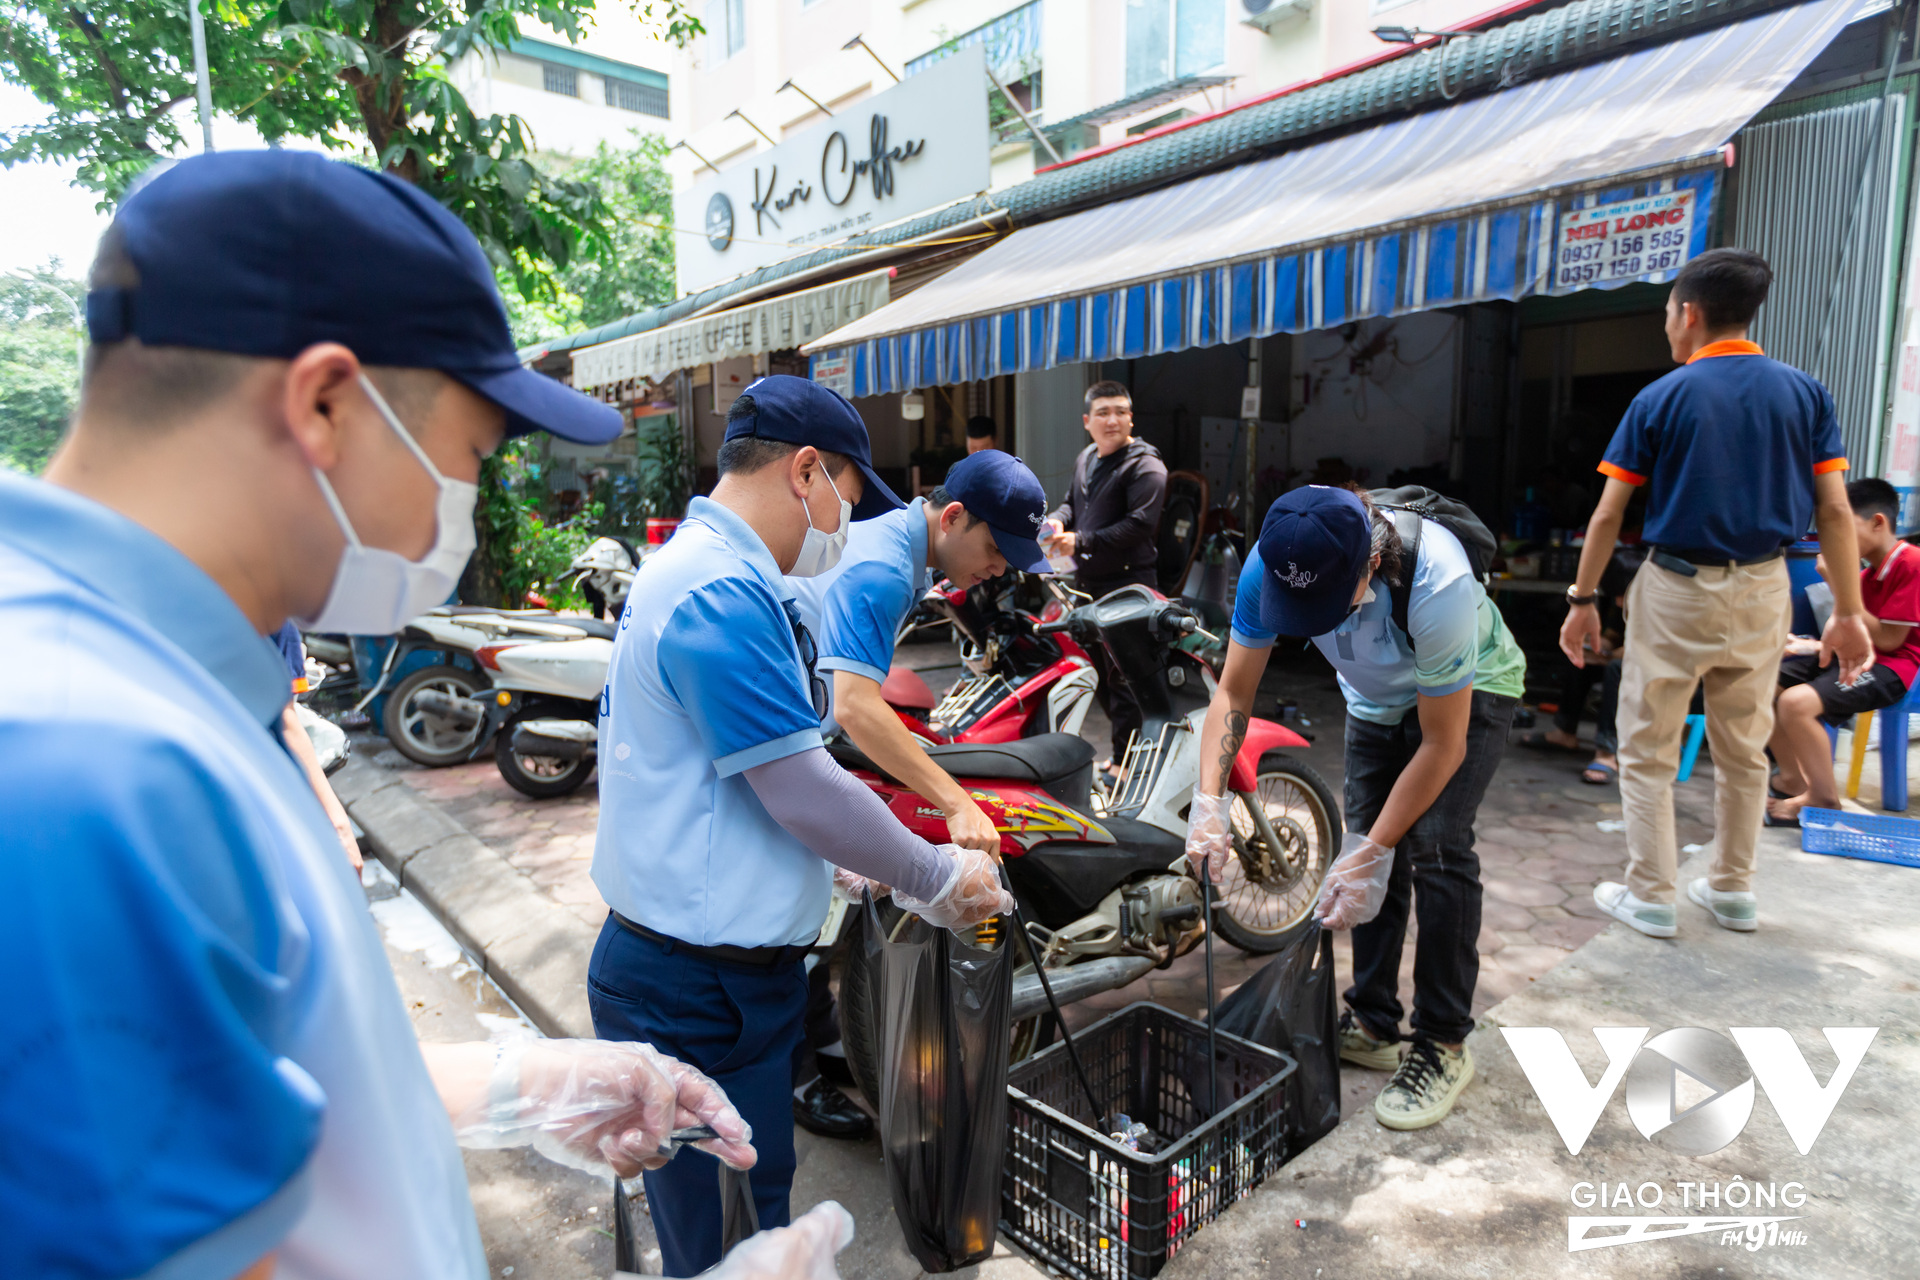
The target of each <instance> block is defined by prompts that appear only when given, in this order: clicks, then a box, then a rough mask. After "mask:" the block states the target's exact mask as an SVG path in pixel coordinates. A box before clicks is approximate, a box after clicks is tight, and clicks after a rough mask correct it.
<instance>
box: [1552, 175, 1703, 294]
mask: <svg viewBox="0 0 1920 1280" xmlns="http://www.w3.org/2000/svg"><path fill="white" fill-rule="evenodd" d="M1696 203H1697V201H1696V200H1695V193H1694V192H1693V191H1662V192H1660V193H1659V194H1657V195H1650V196H1639V197H1637V198H1635V199H1632V200H1621V201H1619V202H1618V203H1615V204H1602V205H1595V206H1594V207H1593V208H1591V209H1568V208H1562V209H1561V210H1560V234H1559V236H1558V237H1557V238H1556V240H1555V242H1554V255H1553V283H1554V287H1555V288H1556V289H1575V288H1580V287H1582V286H1593V285H1606V284H1612V283H1615V282H1617V281H1622V280H1637V279H1639V278H1640V277H1641V276H1650V275H1657V274H1659V273H1661V272H1663V271H1678V270H1679V269H1680V267H1681V265H1682V264H1684V263H1685V262H1686V260H1687V249H1688V246H1689V245H1691V244H1692V243H1693V217H1694V208H1695V205H1696Z"/></svg>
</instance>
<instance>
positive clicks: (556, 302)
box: [507, 129, 676, 346]
mask: <svg viewBox="0 0 1920 1280" xmlns="http://www.w3.org/2000/svg"><path fill="white" fill-rule="evenodd" d="M666 156H667V143H666V140H665V139H663V138H661V137H660V136H659V135H658V134H648V133H642V132H641V131H639V130H637V129H636V130H634V145H633V146H632V147H631V148H625V149H618V150H616V149H615V148H613V147H610V146H608V145H607V144H606V143H604V142H602V143H600V144H599V146H597V147H596V148H595V149H594V152H593V154H592V155H589V156H586V157H584V158H581V159H578V160H565V161H559V162H557V164H556V167H557V168H558V167H562V166H563V167H564V168H563V172H564V174H565V176H566V177H567V178H569V179H571V180H573V181H575V182H580V183H584V184H585V185H587V186H588V187H590V188H591V189H592V190H593V191H594V192H595V194H596V195H597V196H598V197H599V199H600V202H601V204H602V205H603V206H604V208H605V209H606V211H607V223H608V232H609V244H608V251H607V252H606V253H602V254H598V255H595V256H591V257H584V256H583V257H578V258H574V259H573V260H572V261H570V262H568V263H567V265H566V266H565V267H562V268H559V269H557V270H554V271H553V272H552V273H551V276H552V284H553V288H552V289H551V290H548V291H544V292H543V293H541V294H540V296H538V297H536V298H532V299H527V298H520V297H514V296H511V295H509V296H508V298H507V311H508V317H509V319H510V320H511V321H512V322H513V338H514V341H515V342H517V343H519V344H520V345H521V346H527V345H530V344H532V343H536V342H541V341H545V340H547V339H551V338H558V337H561V336H563V335H565V334H569V333H575V332H578V331H579V330H581V329H588V328H592V327H593V326H595V325H602V324H606V323H608V322H609V321H612V320H618V319H620V317H622V316H630V315H632V314H634V313H635V312H637V311H645V310H647V309H649V308H651V307H657V306H660V305H662V304H663V303H667V302H671V301H672V300H673V298H674V296H675V293H676V288H675V285H674V275H673V267H674V258H673V230H672V226H673V180H672V178H670V177H669V176H668V174H667V171H666V167H665V163H664V162H665V160H666Z"/></svg>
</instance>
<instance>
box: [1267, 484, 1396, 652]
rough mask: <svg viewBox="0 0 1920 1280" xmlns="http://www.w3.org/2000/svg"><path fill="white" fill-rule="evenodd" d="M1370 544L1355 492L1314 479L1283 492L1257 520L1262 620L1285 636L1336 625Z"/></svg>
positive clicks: (1363, 566) (1362, 508)
mask: <svg viewBox="0 0 1920 1280" xmlns="http://www.w3.org/2000/svg"><path fill="white" fill-rule="evenodd" d="M1372 550H1373V531H1372V530H1371V529H1370V528H1368V525H1367V509H1366V506H1365V505H1364V504H1362V503H1361V501H1360V495H1359V494H1357V493H1355V492H1353V490H1351V489H1335V488H1331V487H1329V486H1327V485H1323V484H1310V485H1303V486H1302V487H1300V488H1298V489H1295V490H1293V491H1292V492H1290V493H1284V494H1281V495H1280V497H1279V498H1277V499H1275V501H1274V504H1273V505H1272V506H1271V507H1269V508H1267V518H1266V522H1265V523H1263V524H1262V525H1261V526H1260V562H1261V564H1262V565H1264V566H1265V567H1266V576H1265V577H1263V578H1262V579H1261V580H1260V625H1261V626H1263V627H1265V628H1266V629H1267V630H1269V631H1274V632H1278V633H1279V634H1280V635H1283V636H1323V635H1325V634H1327V632H1329V631H1331V630H1333V629H1334V628H1335V627H1337V626H1339V625H1340V624H1341V622H1343V621H1345V620H1346V616H1347V612H1348V610H1349V609H1350V608H1351V607H1352V605H1353V593H1354V592H1355V591H1356V590H1358V589H1359V587H1360V578H1361V575H1362V574H1364V573H1366V571H1367V562H1368V560H1370V559H1371V558H1372Z"/></svg>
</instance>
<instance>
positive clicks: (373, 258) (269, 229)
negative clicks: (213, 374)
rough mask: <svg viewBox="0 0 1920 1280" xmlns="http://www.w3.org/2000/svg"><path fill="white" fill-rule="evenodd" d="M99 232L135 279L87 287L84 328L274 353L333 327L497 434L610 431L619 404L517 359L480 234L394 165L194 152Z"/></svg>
mask: <svg viewBox="0 0 1920 1280" xmlns="http://www.w3.org/2000/svg"><path fill="white" fill-rule="evenodd" d="M110 234H113V235H116V236H117V237H118V238H119V241H120V244H121V246H122V247H123V248H124V250H125V252H126V254H127V257H128V258H129V260H130V261H131V263H132V265H133V267H134V269H135V271H136V272H138V275H139V283H138V285H137V286H134V287H131V288H122V287H114V286H108V287H102V288H98V289H94V290H92V291H91V292H89V293H88V294H87V330H88V332H89V334H90V335H91V336H92V339H93V341H95V342H119V341H122V340H123V339H126V338H138V339H139V340H140V341H141V342H142V343H144V344H146V345H149V346H171V347H193V348H197V349H199V350H203V351H225V352H231V353H233V354H235V355H245V356H261V357H267V358H275V359H291V358H292V357H294V356H296V355H298V354H300V352H301V351H303V350H305V349H306V348H307V347H310V346H312V345H314V344H315V343H318V342H338V343H340V344H342V345H343V346H346V347H348V348H350V349H351V350H352V351H353V353H354V355H356V356H358V357H359V358H360V360H361V362H362V363H364V364H369V365H385V366H390V367H395V368H406V369H437V370H439V371H440V372H442V373H445V374H447V375H448V376H449V377H451V378H454V379H455V380H457V381H459V382H461V383H464V384H465V385H466V386H468V387H470V388H472V389H473V390H474V391H475V392H477V393H478V394H479V395H481V396H482V397H484V398H485V399H487V400H490V401H492V402H493V403H494V404H496V405H498V406H500V407H501V408H502V409H504V410H506V413H507V432H508V434H509V435H525V434H526V433H527V432H530V431H536V430H538V431H549V432H552V433H553V434H554V435H556V436H559V437H561V438H562V439H566V440H573V441H576V442H578V443H581V444H604V443H605V442H607V441H609V440H611V439H613V438H614V437H615V436H617V435H619V434H620V428H621V425H622V424H621V418H620V413H619V411H618V410H617V409H615V408H613V407H612V406H611V405H606V404H602V403H600V402H599V401H597V400H593V399H590V398H588V397H587V396H584V395H582V394H580V393H579V392H578V391H575V390H573V389H572V388H571V387H568V386H566V385H564V384H562V383H560V382H556V381H555V380H554V379H552V378H549V377H547V376H546V375H544V374H539V373H535V372H534V371H533V370H531V369H528V368H526V367H524V366H522V365H521V363H520V360H519V357H518V356H517V355H516V354H515V353H514V346H513V336H512V333H511V332H510V330H509V329H508V326H507V313H506V309H505V307H504V306H502V305H501V302H500V291H499V289H498V288H497V287H496V286H495V284H494V279H493V268H492V266H491V265H490V264H489V263H488V261H487V256H486V254H485V253H483V252H481V249H480V244H479V242H478V241H476V240H475V239H474V238H473V233H472V232H471V231H468V230H467V229H466V227H465V226H463V225H461V223H460V220H459V219H458V218H455V217H454V216H453V215H452V214H451V213H448V212H447V211H446V210H445V209H443V208H441V207H440V205H439V203H438V202H437V201H435V200H434V199H432V198H431V197H430V196H428V195H427V194H426V193H424V192H422V191H421V190H419V189H418V188H417V187H414V186H412V185H410V184H408V183H405V182H402V181H400V180H399V179H398V178H392V177H388V176H387V175H386V174H384V173H375V172H374V171H373V170H371V169H363V168H360V167H359V166H357V165H351V164H344V163H342V162H340V161H337V160H328V159H326V158H325V157H323V156H318V155H315V154H313V153H312V152H304V151H279V150H275V151H222V152H218V153H216V154H210V155H199V156H194V157H192V158H191V159H187V160H182V161H180V162H179V163H178V164H175V165H172V166H170V167H168V168H167V169H166V170H165V171H164V172H162V173H160V174H158V175H157V176H156V177H154V178H153V179H151V180H150V181H148V182H146V183H145V184H143V185H142V186H140V187H139V188H138V189H137V190H136V191H135V192H134V193H133V195H131V196H130V197H128V199H127V201H126V203H124V204H123V205H121V207H120V211H119V212H118V213H117V214H115V215H114V220H113V230H112V231H111V232H110Z"/></svg>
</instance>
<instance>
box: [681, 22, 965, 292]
mask: <svg viewBox="0 0 1920 1280" xmlns="http://www.w3.org/2000/svg"><path fill="white" fill-rule="evenodd" d="M985 58H986V54H985V52H984V51H983V50H982V49H981V48H980V47H979V46H974V47H972V48H968V49H962V50H960V51H959V52H958V53H956V54H954V55H953V56H951V57H949V58H945V59H943V60H941V61H940V62H938V63H935V64H934V65H933V66H932V67H930V68H928V69H927V70H925V71H923V72H921V73H920V74H919V75H917V76H914V77H912V78H911V79H909V80H907V81H905V82H904V83H901V84H897V85H895V86H893V87H892V88H890V89H888V90H887V91H886V92H885V93H880V94H876V95H874V96H873V97H871V98H868V99H866V100H864V101H862V102H859V103H857V104H855V105H854V106H852V107H850V108H845V109H843V110H841V111H840V113H839V114H837V115H835V116H834V117H833V118H832V119H830V120H825V121H822V122H821V123H820V124H817V125H815V126H814V127H813V128H811V129H808V130H806V131H805V132H803V133H799V134H796V135H794V136H793V137H792V138H789V139H788V140H786V141H784V142H782V143H781V144H780V145H779V146H776V147H774V148H772V149H771V150H768V151H762V152H759V153H758V154H756V155H752V156H747V157H745V158H743V159H741V160H739V161H736V162H735V163H734V164H732V165H730V166H729V167H728V168H727V169H726V170H725V171H724V172H721V173H719V174H712V175H709V176H708V177H707V179H706V180H705V181H702V182H698V183H695V184H694V185H693V186H691V187H689V188H688V189H686V190H685V191H681V192H678V193H676V194H675V196H674V198H673V208H674V223H675V225H677V226H679V227H681V228H682V229H686V230H691V231H696V232H698V233H699V234H689V235H683V236H681V237H679V243H678V250H679V252H678V258H677V263H678V270H679V284H680V291H681V293H683V294H686V293H692V292H694V291H696V290H699V289H704V288H706V287H707V286H708V285H711V284H717V283H719V282H720V281H723V280H731V279H732V278H734V277H735V276H738V275H741V274H743V273H745V272H748V271H752V270H753V269H754V268H756V267H762V266H766V265H767V264H769V263H774V262H780V261H783V260H785V259H787V258H790V257H793V256H795V255H796V254H799V253H804V252H806V251H808V250H810V249H813V248H815V247H817V246H819V245H825V244H833V243H835V242H837V241H840V240H844V239H846V238H847V237H848V236H850V235H853V234H855V233H857V232H860V231H864V230H866V229H867V228H869V227H876V226H880V225H882V224H884V223H888V222H894V221H897V220H898V219H900V218H906V217H910V216H912V215H913V214H916V213H920V212H922V211H924V210H927V209H932V208H935V207H937V206H939V205H943V204H949V203H951V202H952V201H955V200H961V199H965V198H966V197H968V196H971V195H977V194H978V193H980V192H982V191H985V190H986V189H987V186H988V183H989V181H990V178H989V167H990V163H989V155H988V144H989V137H988V133H987V77H986V61H985Z"/></svg>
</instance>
